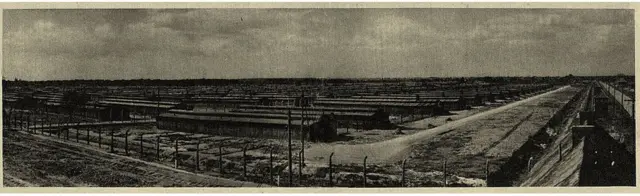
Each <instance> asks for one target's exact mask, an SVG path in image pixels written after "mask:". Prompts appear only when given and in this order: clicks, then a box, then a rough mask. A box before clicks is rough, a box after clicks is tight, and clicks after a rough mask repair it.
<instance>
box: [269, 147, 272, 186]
mask: <svg viewBox="0 0 640 196" xmlns="http://www.w3.org/2000/svg"><path fill="white" fill-rule="evenodd" d="M269 182H271V184H273V146H271V147H270V148H269Z"/></svg>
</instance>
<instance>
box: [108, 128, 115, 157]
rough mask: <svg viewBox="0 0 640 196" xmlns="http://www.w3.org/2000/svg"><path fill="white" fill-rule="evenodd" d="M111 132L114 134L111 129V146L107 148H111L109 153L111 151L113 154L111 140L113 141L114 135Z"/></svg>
mask: <svg viewBox="0 0 640 196" xmlns="http://www.w3.org/2000/svg"><path fill="white" fill-rule="evenodd" d="M113 132H114V131H113V129H111V144H110V145H109V148H111V150H110V151H111V153H114V152H115V151H114V150H113V139H114V138H113V137H114V135H113V134H114V133H113Z"/></svg>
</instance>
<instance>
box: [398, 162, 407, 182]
mask: <svg viewBox="0 0 640 196" xmlns="http://www.w3.org/2000/svg"><path fill="white" fill-rule="evenodd" d="M406 163H407V159H404V160H402V178H401V180H400V182H401V184H400V187H404V186H405V184H406V180H405V171H406V167H405V164H406Z"/></svg>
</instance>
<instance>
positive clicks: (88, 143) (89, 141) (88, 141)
mask: <svg viewBox="0 0 640 196" xmlns="http://www.w3.org/2000/svg"><path fill="white" fill-rule="evenodd" d="M90 144H91V140H90V139H89V129H87V145H90Z"/></svg>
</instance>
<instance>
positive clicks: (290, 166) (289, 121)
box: [287, 109, 293, 187]
mask: <svg viewBox="0 0 640 196" xmlns="http://www.w3.org/2000/svg"><path fill="white" fill-rule="evenodd" d="M287 133H288V136H289V137H288V141H289V145H288V146H289V187H291V186H292V185H293V168H292V167H293V155H292V153H291V109H289V112H287Z"/></svg>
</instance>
